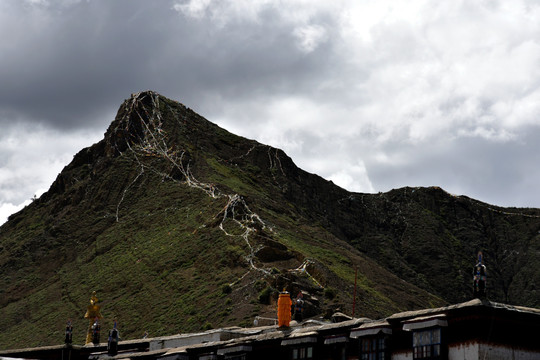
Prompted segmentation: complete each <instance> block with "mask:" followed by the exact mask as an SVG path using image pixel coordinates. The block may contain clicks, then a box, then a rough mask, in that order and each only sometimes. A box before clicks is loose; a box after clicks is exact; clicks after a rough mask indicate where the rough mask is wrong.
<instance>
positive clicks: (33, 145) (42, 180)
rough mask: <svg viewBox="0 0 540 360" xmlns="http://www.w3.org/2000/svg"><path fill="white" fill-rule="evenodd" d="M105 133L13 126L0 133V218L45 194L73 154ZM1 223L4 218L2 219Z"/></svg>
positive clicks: (0, 219)
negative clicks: (0, 157) (70, 131)
mask: <svg viewBox="0 0 540 360" xmlns="http://www.w3.org/2000/svg"><path fill="white" fill-rule="evenodd" d="M99 136H101V134H99V135H98V134H97V133H88V132H86V131H81V132H73V133H61V132H58V131H51V130H48V129H45V128H42V127H39V126H35V127H30V126H13V127H11V128H6V129H4V132H3V133H2V135H0V153H1V154H2V160H0V208H1V210H0V221H2V218H3V219H4V220H5V219H6V218H7V216H8V215H9V214H10V211H12V212H14V211H17V210H20V209H22V208H23V207H24V206H26V205H27V204H28V203H29V201H30V199H31V198H33V197H34V196H37V197H39V196H41V195H42V194H43V193H44V192H45V191H46V189H48V188H49V186H50V185H51V184H52V182H53V181H54V179H55V178H56V176H57V175H58V174H59V173H60V171H61V170H62V168H63V167H64V166H66V165H67V164H68V163H69V162H70V161H71V159H72V158H73V155H75V154H76V153H77V152H78V151H79V150H81V149H82V148H83V147H85V146H90V145H92V141H97V140H100V138H99ZM0 224H1V222H0Z"/></svg>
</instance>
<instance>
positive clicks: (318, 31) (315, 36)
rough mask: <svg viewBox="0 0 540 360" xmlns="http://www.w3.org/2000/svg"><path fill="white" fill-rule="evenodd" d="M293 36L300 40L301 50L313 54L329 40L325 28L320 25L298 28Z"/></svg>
mask: <svg viewBox="0 0 540 360" xmlns="http://www.w3.org/2000/svg"><path fill="white" fill-rule="evenodd" d="M293 35H294V36H295V37H296V38H297V39H298V42H299V47H300V49H301V50H302V51H304V52H306V53H310V52H312V51H313V50H315V49H316V48H317V47H318V46H319V45H320V44H321V43H324V42H325V41H326V40H327V39H328V35H327V33H326V30H325V28H324V27H322V26H320V25H307V26H301V27H297V28H296V29H295V30H294V32H293Z"/></svg>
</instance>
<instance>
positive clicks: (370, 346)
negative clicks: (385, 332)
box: [360, 336, 388, 360]
mask: <svg viewBox="0 0 540 360" xmlns="http://www.w3.org/2000/svg"><path fill="white" fill-rule="evenodd" d="M387 348H388V342H387V338H386V337H381V336H378V337H377V336H373V337H364V338H362V340H361V343H360V360H385V359H386V354H387Z"/></svg>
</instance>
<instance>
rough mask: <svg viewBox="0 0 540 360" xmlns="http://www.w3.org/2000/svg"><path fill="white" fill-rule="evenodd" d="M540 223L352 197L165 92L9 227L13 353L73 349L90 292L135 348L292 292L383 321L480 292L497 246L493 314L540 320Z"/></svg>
mask: <svg viewBox="0 0 540 360" xmlns="http://www.w3.org/2000/svg"><path fill="white" fill-rule="evenodd" d="M539 231H540V211H538V210H536V209H501V208H494V207H490V206H489V205H487V204H483V203H479V202H477V201H474V200H472V199H468V198H466V197H455V196H452V195H450V194H447V193H446V192H444V191H443V190H441V189H438V188H427V189H426V188H403V189H397V190H393V191H391V192H389V193H384V194H382V193H381V194H357V193H349V192H347V191H345V190H343V189H341V188H339V187H337V186H335V185H334V184H332V183H331V182H328V181H326V180H324V179H322V178H320V177H318V176H316V175H312V174H309V173H306V172H304V171H302V170H301V169H298V168H297V167H296V166H295V165H294V163H293V162H292V160H291V159H290V158H289V157H288V156H287V155H286V154H285V153H283V152H282V151H281V150H278V149H275V148H272V147H269V146H266V145H263V144H260V143H257V142H255V141H252V140H247V139H244V138H241V137H238V136H236V135H233V134H231V133H229V132H227V131H225V130H223V129H221V128H219V127H218V126H216V125H214V124H212V123H210V122H208V121H207V120H205V119H204V118H202V117H200V116H199V115H197V114H196V113H194V112H193V111H191V110H190V109H188V108H186V107H184V106H183V105H181V104H179V103H177V102H174V101H171V100H169V99H166V98H164V97H162V96H160V95H158V94H156V93H153V92H144V93H138V94H134V95H133V96H132V97H131V98H130V99H128V100H126V101H125V102H124V103H123V104H122V106H121V107H120V109H119V111H118V114H117V116H116V119H115V120H114V121H113V122H112V123H111V125H110V127H109V129H108V130H107V133H106V134H105V138H104V139H103V140H102V141H100V142H99V143H97V144H95V145H93V146H92V147H90V148H87V149H83V150H81V151H80V152H79V153H78V154H76V155H75V156H74V159H73V161H72V162H71V163H70V164H69V165H68V166H66V167H65V168H64V170H63V171H62V172H61V173H60V174H59V175H58V177H57V179H56V180H55V182H54V183H53V184H52V185H51V188H50V189H49V191H48V192H47V193H45V194H44V195H43V196H41V197H40V198H39V199H36V200H35V201H34V202H33V203H32V204H30V205H29V206H27V207H26V208H25V209H24V210H22V211H21V212H19V213H17V214H14V215H12V216H11V217H10V219H9V221H8V222H7V223H6V224H4V225H3V226H2V227H1V228H0V271H1V272H2V275H3V276H2V277H0V317H1V318H2V319H3V325H4V326H3V327H2V329H0V348H14V347H27V346H34V345H50V344H57V343H61V342H62V339H63V328H64V327H63V325H64V324H65V322H66V321H67V320H68V319H71V320H72V321H73V323H74V340H75V342H76V343H77V342H78V340H77V339H80V340H79V342H82V341H84V337H85V336H84V333H85V331H86V327H87V326H88V323H87V321H86V320H84V319H83V315H84V312H85V310H86V306H87V305H88V301H89V298H90V294H91V292H92V291H94V290H95V291H97V293H98V297H99V298H100V299H101V300H102V314H103V315H104V316H105V319H104V325H103V329H107V328H108V327H110V326H112V322H113V320H114V319H116V320H117V321H118V324H119V328H120V331H121V335H122V337H123V338H124V339H129V338H136V337H141V336H142V334H143V333H144V332H145V331H146V332H148V334H149V335H150V336H160V335H169V334H174V333H179V332H188V331H197V330H203V329H209V328H212V327H224V326H251V324H252V323H253V320H254V318H255V317H256V316H261V317H275V313H276V301H277V295H278V292H279V291H281V290H282V289H283V288H286V289H287V290H288V291H289V292H291V293H292V294H293V296H294V295H295V294H296V293H297V292H298V291H300V290H302V291H304V292H305V293H306V297H305V299H306V304H307V306H306V310H307V313H306V314H307V315H309V316H314V317H324V316H329V315H330V314H331V313H332V312H334V311H338V310H339V311H342V312H345V313H349V314H350V312H351V309H352V294H353V284H354V280H355V269H358V300H357V305H356V309H357V310H356V316H367V317H371V318H380V317H383V316H386V315H389V314H391V313H393V312H397V311H401V310H412V309H418V308H425V307H431V306H438V305H442V304H443V303H445V302H457V301H461V300H464V299H469V298H470V296H471V290H470V283H471V276H470V275H471V274H470V272H471V270H472V265H473V263H474V260H475V257H476V252H477V251H478V250H484V253H485V255H486V256H485V258H486V262H487V266H488V271H490V273H489V276H490V277H489V294H490V296H491V297H492V299H493V300H497V301H504V302H510V303H519V304H520V305H529V306H540V299H539V298H538V296H537V295H536V289H535V284H536V283H537V282H538V280H539V278H540V272H539V270H538V269H539V268H540V267H538V266H537V265H538V264H539V263H540V261H539V249H538V246H539V245H538V244H539V243H540V242H539V241H538V240H539V238H538V237H539V236H540V233H539Z"/></svg>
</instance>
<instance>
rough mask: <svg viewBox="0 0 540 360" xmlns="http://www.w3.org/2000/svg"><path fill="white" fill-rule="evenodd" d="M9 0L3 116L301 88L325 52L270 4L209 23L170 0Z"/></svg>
mask: <svg viewBox="0 0 540 360" xmlns="http://www.w3.org/2000/svg"><path fill="white" fill-rule="evenodd" d="M11 6H12V7H11V10H12V12H13V13H12V15H13V18H15V17H18V18H19V20H21V19H23V21H22V23H21V24H19V25H15V26H16V28H17V30H18V31H19V32H22V34H23V35H20V36H19V37H18V39H17V46H16V47H12V48H11V49H9V50H8V51H7V56H6V57H5V58H4V59H3V60H2V63H3V64H2V65H3V66H2V67H1V68H0V80H1V82H2V84H3V86H2V87H1V88H0V111H2V112H4V113H7V114H13V115H12V116H5V117H2V121H9V119H10V118H13V117H17V118H18V119H25V120H26V121H38V122H42V123H46V124H49V125H50V126H55V127H58V128H63V129H69V128H77V127H89V126H93V125H92V123H93V122H96V121H97V124H96V125H95V126H96V127H97V126H99V127H103V126H104V124H105V122H106V121H110V119H107V120H104V119H99V117H100V116H101V115H103V114H104V113H105V112H107V111H108V112H110V109H111V108H114V107H115V106H118V104H119V103H120V101H121V100H122V99H123V98H126V97H128V96H129V94H130V93H131V92H135V91H141V90H146V89H154V90H156V91H159V92H163V93H164V94H166V95H169V96H171V97H175V98H178V99H181V100H182V101H183V102H186V103H187V105H188V106H189V105H192V106H195V107H197V106H198V105H199V104H200V105H199V106H200V107H203V108H205V107H206V106H205V105H204V101H205V99H207V98H212V95H213V94H214V93H215V94H219V96H220V97H222V98H224V101H227V99H229V98H239V97H240V98H242V97H246V96H248V95H249V96H252V95H253V94H259V95H261V96H263V95H265V94H270V93H273V92H275V91H284V92H288V91H291V92H295V91H298V92H301V91H304V90H305V89H306V88H308V87H309V86H310V83H311V82H312V81H314V79H316V76H315V77H314V76H313V73H314V72H315V73H317V72H318V73H319V74H320V75H319V76H322V75H323V74H321V73H322V72H324V62H325V61H327V60H326V59H325V57H326V56H325V53H330V52H321V54H317V56H306V54H304V53H302V52H301V51H299V50H298V49H297V47H296V46H295V44H294V39H293V37H292V35H291V28H290V26H289V25H287V24H280V23H279V21H280V17H279V16H278V15H277V14H276V13H275V10H272V9H268V10H267V11H265V12H263V13H262V14H261V15H260V16H261V18H260V21H259V22H257V23H256V24H254V23H250V22H248V21H242V20H238V21H233V22H231V23H229V24H227V26H226V27H224V28H215V27H212V24H211V23H209V22H208V21H202V20H197V19H192V18H189V17H186V16H184V15H183V14H179V13H178V12H176V11H174V10H173V9H172V3H171V2H147V1H132V0H130V1H113V2H109V1H106V2H103V1H89V2H78V3H75V4H72V5H63V6H53V5H34V6H30V5H29V4H27V3H26V4H25V3H24V2H19V3H12V4H11ZM13 18H12V20H13V22H15V20H14V19H13ZM19 20H17V21H19ZM317 69H321V70H317ZM293 76H294V78H295V79H296V81H295V82H293V83H291V82H290V78H291V77H293ZM201 103H202V104H201ZM209 105H210V107H211V104H209ZM97 119H99V120H97Z"/></svg>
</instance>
